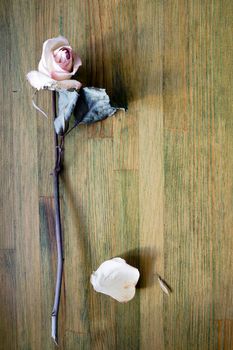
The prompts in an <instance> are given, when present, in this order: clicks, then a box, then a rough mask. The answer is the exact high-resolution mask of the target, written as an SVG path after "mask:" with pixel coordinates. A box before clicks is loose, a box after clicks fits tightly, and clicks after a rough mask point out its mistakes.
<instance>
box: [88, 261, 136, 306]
mask: <svg viewBox="0 0 233 350" xmlns="http://www.w3.org/2000/svg"><path fill="white" fill-rule="evenodd" d="M139 276H140V273H139V271H138V269H136V268H135V267H133V266H130V265H129V264H127V263H126V261H125V260H124V259H122V258H113V259H111V260H107V261H105V262H103V263H102V264H101V265H100V267H99V268H98V269H97V270H96V271H95V272H93V273H92V275H91V284H92V285H93V288H94V289H95V290H96V291H97V292H100V293H103V294H106V295H109V296H111V297H112V298H114V299H116V300H117V301H119V302H122V303H125V302H127V301H129V300H131V299H133V297H134V295H135V286H136V284H137V282H138V279H139Z"/></svg>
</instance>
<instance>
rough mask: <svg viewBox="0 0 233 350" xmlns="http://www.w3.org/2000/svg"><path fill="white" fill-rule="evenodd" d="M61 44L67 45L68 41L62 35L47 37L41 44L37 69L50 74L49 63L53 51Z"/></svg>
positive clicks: (51, 59)
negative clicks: (40, 54)
mask: <svg viewBox="0 0 233 350" xmlns="http://www.w3.org/2000/svg"><path fill="white" fill-rule="evenodd" d="M62 46H69V42H68V40H67V39H66V38H64V37H63V36H58V37H56V38H52V39H48V40H46V41H45V42H44V44H43V49H42V56H41V60H40V62H39V65H38V70H39V72H41V73H44V74H46V75H49V76H50V72H49V70H50V65H51V62H52V61H53V51H54V50H56V49H58V48H59V47H62Z"/></svg>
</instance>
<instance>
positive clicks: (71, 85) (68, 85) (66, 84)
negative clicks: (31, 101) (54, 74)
mask: <svg viewBox="0 0 233 350" xmlns="http://www.w3.org/2000/svg"><path fill="white" fill-rule="evenodd" d="M81 87H82V84H81V83H80V82H79V81H77V80H74V79H69V80H61V81H56V90H59V89H61V90H62V89H64V90H69V89H75V90H79V89H80V88H81Z"/></svg>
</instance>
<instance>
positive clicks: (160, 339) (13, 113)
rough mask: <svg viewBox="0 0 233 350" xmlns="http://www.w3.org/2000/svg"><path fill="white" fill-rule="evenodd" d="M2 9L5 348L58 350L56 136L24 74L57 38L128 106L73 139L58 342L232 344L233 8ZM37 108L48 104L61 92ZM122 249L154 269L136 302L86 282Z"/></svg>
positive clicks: (66, 176)
mask: <svg viewBox="0 0 233 350" xmlns="http://www.w3.org/2000/svg"><path fill="white" fill-rule="evenodd" d="M0 13H1V27H0V31H1V32H0V34H1V35H0V41H1V50H0V57H1V91H0V103H1V119H0V123H1V125H0V135H1V148H0V155H1V159H0V162H1V163H0V164H1V177H0V196H1V200H0V223H1V231H0V282H1V286H0V298H1V299H0V315H1V318H0V349H1V350H11V349H12V350H14V349H17V350H29V349H30V350H41V349H46V350H49V349H54V345H53V344H52V341H51V339H50V313H51V309H52V303H53V293H54V283H55V264H56V247H55V241H54V220H53V203H52V179H51V176H50V172H51V170H52V167H53V149H52V144H53V129H52V120H51V119H50V120H46V119H44V118H43V117H42V116H41V115H39V114H38V113H37V112H36V111H35V110H34V109H33V108H32V106H31V96H32V89H31V88H30V87H29V85H28V84H27V83H26V81H25V73H26V72H28V71H29V70H31V69H34V68H36V65H37V63H38V61H39V58H40V55H41V46H42V43H43V41H44V40H45V39H47V38H49V37H52V36H57V35H58V34H59V33H61V34H64V35H65V36H66V37H68V38H69V40H70V42H71V43H72V45H73V46H74V47H75V48H78V50H79V53H80V55H81V57H82V61H83V66H82V68H81V69H80V80H81V81H82V82H83V83H84V84H86V85H88V86H92V85H93V86H99V87H105V88H106V89H107V91H108V93H109V94H110V96H111V97H112V98H113V100H114V101H115V102H118V103H120V104H122V105H124V104H127V105H128V112H127V113H123V112H119V113H118V115H117V116H116V117H115V118H111V119H108V120H105V121H103V122H101V123H98V124H96V125H93V126H89V127H86V126H82V127H80V128H79V129H78V130H76V131H74V132H73V133H71V134H70V135H69V137H68V138H67V140H66V144H65V171H64V172H63V175H62V184H61V192H62V193H61V197H62V198H61V202H62V203H61V204H62V217H63V220H62V222H63V227H64V251H65V266H64V282H63V287H62V300H61V309H60V348H61V349H66V350H76V349H84V350H88V349H90V350H100V349H104V350H109V349H117V350H124V349H125V350H129V349H132V350H136V349H141V350H154V349H157V350H172V349H176V350H183V349H184V350H187V349H189V350H192V349H196V350H207V349H210V350H213V349H218V350H220V349H221V350H222V349H224V350H231V349H233V292H232V286H233V273H232V271H233V254H232V252H233V234H232V233H233V232H232V227H233V217H232V215H233V214H232V213H233V176H232V173H233V171H232V170H233V119H232V88H233V86H232V71H233V70H232V54H233V50H232V27H231V26H232V22H233V2H232V1H230V0H228V1H227V0H224V1H220V0H213V1H202V0H197V1H196V0H195V1H194V0H192V1H191V0H189V1H184V0H183V1H182V0H180V1H178V0H172V1H157V0H148V1H146V0H141V1H136V0H125V1H124V0H121V1H120V0H101V1H98V0H88V1H81V0H78V1H77V0H67V1H55V0H51V1H45V0H43V1H39V0H37V1H36V0H30V1H29V0H24V1H23V0H22V1H18V0H8V1H6V0H2V1H1V2H0ZM37 101H38V103H39V104H40V105H41V106H43V107H44V109H45V110H47V112H48V113H51V94H50V93H49V92H41V93H40V94H39V96H38V97H37ZM116 255H117V256H118V255H120V256H122V257H125V258H126V259H127V260H128V261H129V262H130V263H131V264H133V265H135V266H138V267H139V268H140V271H141V280H140V284H139V289H138V290H137V295H136V298H135V299H134V300H133V301H132V302H130V303H129V304H125V305H121V304H118V303H117V302H115V301H114V300H111V299H110V298H108V297H106V296H104V295H99V294H96V293H94V292H93V290H92V288H91V286H90V283H89V277H90V274H91V272H92V270H94V269H96V268H97V267H98V265H99V264H100V263H101V262H102V261H103V260H105V259H108V258H111V257H113V256H116ZM157 273H159V274H160V275H161V276H162V277H163V278H164V279H165V280H166V281H167V282H168V283H169V285H170V286H171V288H172V290H173V292H172V294H171V296H170V297H167V296H166V295H164V294H162V292H161V290H160V288H159V285H158V283H157V277H156V274H157Z"/></svg>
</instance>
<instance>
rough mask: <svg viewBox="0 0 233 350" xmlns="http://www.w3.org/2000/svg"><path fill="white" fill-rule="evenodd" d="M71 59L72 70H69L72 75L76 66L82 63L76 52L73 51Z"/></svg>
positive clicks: (76, 68)
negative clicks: (72, 61)
mask: <svg viewBox="0 0 233 350" xmlns="http://www.w3.org/2000/svg"><path fill="white" fill-rule="evenodd" d="M73 57H74V58H73V60H74V65H73V71H72V72H71V73H72V75H74V74H75V73H76V72H77V70H78V68H79V67H80V66H81V65H82V61H81V58H80V57H79V56H78V54H75V53H73Z"/></svg>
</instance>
